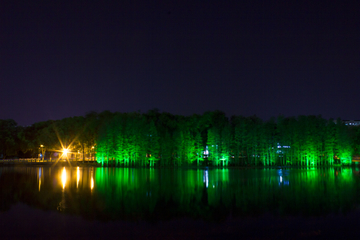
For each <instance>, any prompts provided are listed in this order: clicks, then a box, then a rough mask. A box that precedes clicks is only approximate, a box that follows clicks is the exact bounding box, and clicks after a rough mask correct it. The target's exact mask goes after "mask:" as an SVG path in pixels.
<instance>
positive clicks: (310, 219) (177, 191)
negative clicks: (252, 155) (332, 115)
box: [0, 166, 360, 239]
mask: <svg viewBox="0 0 360 240" xmlns="http://www.w3.org/2000/svg"><path fill="white" fill-rule="evenodd" d="M0 203H1V205H0V207H1V212H0V219H1V223H0V230H1V235H2V238H5V239H10V238H16V239H22V238H23V239H29V238H33V239H49V238H50V239H65V238H66V239H83V238H86V239H97V238H104V239H105V238H106V239H119V238H122V239H139V238H145V239H169V238H174V239H199V238H207V239H218V238H221V239H239V237H242V238H245V239H273V238H284V239H287V238H293V239H308V238H317V239H318V238H323V239H328V238H334V237H339V238H352V237H354V236H359V235H360V234H359V233H358V230H357V229H358V225H359V220H360V211H359V203H360V175H359V169H358V168H322V169H296V168H294V169H147V168H102V167H68V166H67V167H64V166H58V167H50V166H2V167H0Z"/></svg>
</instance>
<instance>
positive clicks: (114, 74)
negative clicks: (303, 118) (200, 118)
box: [0, 0, 360, 125]
mask: <svg viewBox="0 0 360 240" xmlns="http://www.w3.org/2000/svg"><path fill="white" fill-rule="evenodd" d="M68 2H69V3H68ZM70 2H71V3H70ZM290 2H292V3H290ZM359 11H360V3H359V1H357V2H355V1H354V2H351V1H339V2H337V3H335V2H332V1H261V2H256V1H249V2H248V3H246V1H218V0H217V1H211V0H209V1H194V0H191V1H185V0H181V1H168V2H167V1H160V2H157V1H143V2H140V1H134V0H132V1H113V2H104V1H98V2H97V3H94V2H93V1H43V2H40V1H1V3H0V119H9V118H11V119H14V120H15V121H16V122H17V123H18V124H20V125H29V124H32V123H35V122H38V121H45V120H49V119H61V118H65V117H71V116H80V115H84V114H85V113H86V112H88V111H92V110H94V111H99V112H100V111H104V110H110V111H120V112H133V111H138V110H141V112H146V111H148V110H149V109H153V108H159V109H160V110H161V111H167V112H170V113H173V114H182V115H190V114H193V113H198V114H202V113H203V112H205V111H208V110H215V109H219V110H222V111H224V112H225V113H227V114H228V116H231V115H234V114H235V115H244V116H249V115H253V114H256V115H257V116H259V117H261V118H263V119H264V120H267V119H268V118H270V117H272V116H278V115H279V114H283V115H285V116H298V115H319V114H321V115H322V116H323V117H324V118H331V117H332V118H337V117H341V118H343V119H359V118H360V112H359V100H360V97H359V90H360V78H359V76H360V13H359Z"/></svg>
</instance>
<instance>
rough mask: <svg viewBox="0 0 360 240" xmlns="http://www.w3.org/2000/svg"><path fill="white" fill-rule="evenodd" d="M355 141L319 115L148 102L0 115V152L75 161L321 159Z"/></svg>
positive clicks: (347, 152) (335, 160) (306, 162)
mask: <svg viewBox="0 0 360 240" xmlns="http://www.w3.org/2000/svg"><path fill="white" fill-rule="evenodd" d="M60 142H61V143H60ZM359 145H360V128H359V127H356V126H345V125H344V124H343V123H342V121H341V120H340V119H337V120H333V119H330V120H326V119H324V118H322V117H321V116H298V117H283V116H279V117H277V118H271V119H270V120H268V121H263V120H262V119H260V118H258V117H256V116H250V117H244V116H232V117H230V118H228V117H227V116H226V115H225V113H224V112H221V111H211V112H205V113H204V114H202V115H197V114H194V115H191V116H180V115H173V114H170V113H167V112H160V111H158V110H157V109H153V110H150V111H148V112H147V113H143V114H142V113H139V112H132V113H120V112H109V111H104V112H101V113H96V112H90V113H87V114H86V115H85V116H78V117H71V118H64V119H61V120H56V121H53V120H50V121H46V122H39V123H35V124H33V125H31V126H27V127H23V126H18V125H17V124H16V122H15V121H14V120H0V156H1V157H2V158H8V157H14V156H16V157H37V156H39V153H40V152H41V151H44V152H46V153H47V154H48V155H45V156H49V154H50V157H51V153H52V152H54V151H55V150H59V149H61V148H69V149H70V151H71V152H72V153H73V154H74V155H76V156H78V160H84V158H85V157H86V156H87V157H88V156H89V155H91V154H92V156H96V160H97V161H98V162H99V163H102V164H109V163H111V164H113V165H117V166H150V167H153V166H208V165H213V166H230V165H232V166H245V165H256V166H272V165H297V166H320V165H321V166H322V165H333V164H345V165H346V164H351V161H352V157H353V156H354V155H358V154H359V152H358V151H359ZM40 146H42V147H40Z"/></svg>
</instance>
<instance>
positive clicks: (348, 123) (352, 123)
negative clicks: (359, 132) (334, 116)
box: [342, 120, 360, 126]
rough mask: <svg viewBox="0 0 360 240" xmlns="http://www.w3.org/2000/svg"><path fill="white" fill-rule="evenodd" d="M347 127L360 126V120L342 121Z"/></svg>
mask: <svg viewBox="0 0 360 240" xmlns="http://www.w3.org/2000/svg"><path fill="white" fill-rule="evenodd" d="M342 122H343V123H344V124H345V125H346V126H360V120H342Z"/></svg>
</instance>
